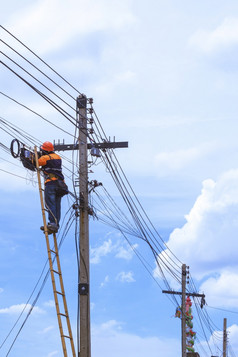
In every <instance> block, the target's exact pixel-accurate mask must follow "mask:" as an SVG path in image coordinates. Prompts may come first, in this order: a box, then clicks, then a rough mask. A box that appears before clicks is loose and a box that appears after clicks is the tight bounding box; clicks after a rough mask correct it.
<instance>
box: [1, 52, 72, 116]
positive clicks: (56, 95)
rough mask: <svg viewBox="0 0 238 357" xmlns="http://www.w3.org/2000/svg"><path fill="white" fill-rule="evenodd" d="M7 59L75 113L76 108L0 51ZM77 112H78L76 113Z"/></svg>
mask: <svg viewBox="0 0 238 357" xmlns="http://www.w3.org/2000/svg"><path fill="white" fill-rule="evenodd" d="M0 53H2V54H3V55H4V56H5V57H6V58H8V59H9V60H10V61H11V62H12V63H14V64H15V65H16V66H17V67H19V68H20V69H22V70H23V71H24V72H25V73H27V74H28V75H29V76H30V77H31V78H33V79H34V80H35V81H36V82H38V83H39V84H41V85H42V86H43V87H44V88H45V89H47V90H48V91H49V92H50V93H52V94H53V95H54V96H55V97H57V98H58V99H60V100H61V101H62V102H63V103H64V104H66V105H67V106H68V107H69V108H71V109H73V110H74V111H75V108H73V107H72V106H71V105H70V104H69V103H67V102H66V101H65V100H64V99H62V98H61V97H60V96H59V95H58V94H56V93H55V92H54V91H52V90H51V89H50V88H49V87H47V86H46V85H45V84H44V83H42V82H41V81H40V80H39V79H37V78H36V77H35V76H33V75H32V74H31V73H30V72H28V71H27V70H26V69H25V68H23V67H22V66H20V64H19V63H17V62H15V61H14V60H13V59H12V58H10V57H9V56H8V55H6V54H5V53H3V52H2V51H0ZM75 112H76V111H75Z"/></svg>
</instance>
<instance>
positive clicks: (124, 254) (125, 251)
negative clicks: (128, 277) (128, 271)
mask: <svg viewBox="0 0 238 357" xmlns="http://www.w3.org/2000/svg"><path fill="white" fill-rule="evenodd" d="M137 247H138V244H134V245H133V246H132V248H131V247H130V246H129V247H126V248H125V247H123V246H120V247H118V252H117V254H116V258H122V259H125V260H131V259H132V257H133V255H134V252H133V249H136V248H137Z"/></svg>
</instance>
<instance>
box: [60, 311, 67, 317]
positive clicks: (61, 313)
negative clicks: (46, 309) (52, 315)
mask: <svg viewBox="0 0 238 357" xmlns="http://www.w3.org/2000/svg"><path fill="white" fill-rule="evenodd" d="M58 315H61V316H64V317H68V315H66V314H62V312H59V313H58Z"/></svg>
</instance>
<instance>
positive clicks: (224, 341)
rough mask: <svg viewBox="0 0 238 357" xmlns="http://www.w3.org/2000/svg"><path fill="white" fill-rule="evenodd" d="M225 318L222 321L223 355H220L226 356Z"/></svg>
mask: <svg viewBox="0 0 238 357" xmlns="http://www.w3.org/2000/svg"><path fill="white" fill-rule="evenodd" d="M226 329H227V319H226V318H225V319H224V321H223V355H222V357H226V356H227V352H226V349H227V331H226Z"/></svg>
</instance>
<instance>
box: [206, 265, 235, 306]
mask: <svg viewBox="0 0 238 357" xmlns="http://www.w3.org/2000/svg"><path fill="white" fill-rule="evenodd" d="M237 287H238V274H236V273H234V272H231V271H224V272H222V273H221V274H220V275H218V276H215V277H210V278H208V279H207V280H206V281H205V282H204V283H203V284H202V285H201V286H200V290H201V291H203V292H206V302H207V304H208V305H209V304H210V305H215V306H223V305H225V306H232V307H233V306H237V304H238V291H237Z"/></svg>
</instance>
